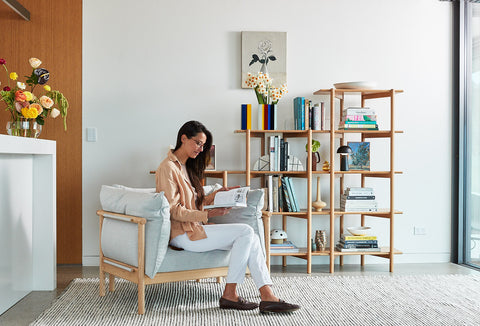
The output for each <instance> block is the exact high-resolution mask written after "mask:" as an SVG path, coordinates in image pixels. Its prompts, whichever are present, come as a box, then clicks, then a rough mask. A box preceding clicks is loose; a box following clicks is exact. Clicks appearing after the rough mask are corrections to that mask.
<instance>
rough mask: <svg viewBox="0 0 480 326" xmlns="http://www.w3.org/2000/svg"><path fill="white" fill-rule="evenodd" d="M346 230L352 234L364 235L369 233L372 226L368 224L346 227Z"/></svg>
mask: <svg viewBox="0 0 480 326" xmlns="http://www.w3.org/2000/svg"><path fill="white" fill-rule="evenodd" d="M347 231H348V232H350V233H351V234H353V235H357V236H364V235H369V234H370V232H372V228H371V227H369V226H354V227H350V228H347Z"/></svg>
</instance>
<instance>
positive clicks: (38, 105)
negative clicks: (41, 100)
mask: <svg viewBox="0 0 480 326" xmlns="http://www.w3.org/2000/svg"><path fill="white" fill-rule="evenodd" d="M28 108H29V109H35V110H37V112H38V114H41V113H42V112H43V108H42V106H41V105H40V104H38V103H32V104H30V106H29V107H28ZM35 118H36V117H35Z"/></svg>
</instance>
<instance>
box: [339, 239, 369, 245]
mask: <svg viewBox="0 0 480 326" xmlns="http://www.w3.org/2000/svg"><path fill="white" fill-rule="evenodd" d="M340 243H342V244H344V245H352V244H354V245H356V244H378V240H343V239H340Z"/></svg>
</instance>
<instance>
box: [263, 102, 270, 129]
mask: <svg viewBox="0 0 480 326" xmlns="http://www.w3.org/2000/svg"><path fill="white" fill-rule="evenodd" d="M269 129H270V116H269V112H268V104H264V105H263V130H269Z"/></svg>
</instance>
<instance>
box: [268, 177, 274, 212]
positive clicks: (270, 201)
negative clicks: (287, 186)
mask: <svg viewBox="0 0 480 326" xmlns="http://www.w3.org/2000/svg"><path fill="white" fill-rule="evenodd" d="M268 211H269V212H273V176H271V175H269V176H268Z"/></svg>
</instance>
